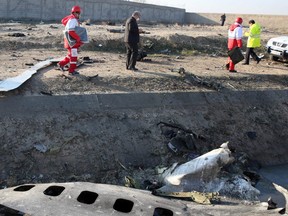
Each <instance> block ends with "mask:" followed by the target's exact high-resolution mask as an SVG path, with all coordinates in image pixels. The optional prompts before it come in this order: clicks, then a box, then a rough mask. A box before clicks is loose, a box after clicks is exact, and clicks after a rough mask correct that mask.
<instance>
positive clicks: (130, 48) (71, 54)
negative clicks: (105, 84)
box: [58, 5, 261, 75]
mask: <svg viewBox="0 0 288 216" xmlns="http://www.w3.org/2000/svg"><path fill="white" fill-rule="evenodd" d="M80 14H81V8H80V6H78V5H76V6H74V7H72V9H71V14H70V15H68V16H66V17H64V18H63V19H62V24H63V25H64V26H65V31H64V32H65V33H64V35H65V37H64V47H65V48H66V49H67V56H66V57H65V58H64V59H63V60H62V61H60V62H59V63H58V66H59V68H60V70H62V71H64V67H65V65H67V64H69V69H68V71H69V74H70V75H77V74H79V72H77V71H76V68H77V58H78V48H79V47H80V46H81V45H82V44H83V42H82V41H81V38H80V36H79V34H77V32H76V28H77V27H78V26H79V18H80ZM224 16H225V14H224ZM224 16H223V17H221V19H222V24H221V25H224V22H225V19H226V16H225V17H224ZM140 17H141V14H140V12H139V11H134V12H133V13H132V16H131V17H130V18H128V19H127V21H126V24H125V35H124V42H125V46H126V53H127V56H126V69H127V70H132V71H136V70H138V69H137V68H136V61H137V56H138V43H139V41H140V38H139V34H140V33H144V31H143V30H142V29H140V28H138V23H137V22H138V20H139V19H140ZM242 23H243V19H242V18H241V17H237V18H236V20H235V22H234V23H233V24H232V25H231V26H230V27H229V30H228V50H232V49H234V48H235V47H239V48H242V36H243V32H242ZM249 25H250V30H249V32H246V33H245V36H247V37H248V42H247V50H246V58H245V62H244V63H243V64H244V65H249V58H250V55H251V56H252V58H253V59H254V60H255V61H256V62H257V64H258V63H259V62H260V61H261V58H259V57H258V56H257V55H256V53H255V52H254V48H256V47H260V34H261V27H260V26H259V25H258V24H257V23H255V21H254V20H250V21H249ZM69 37H70V38H72V39H73V40H74V41H75V43H73V45H71V43H69ZM226 68H227V70H229V72H232V73H235V72H237V71H236V70H235V64H234V63H233V61H232V59H231V58H228V63H227V64H226Z"/></svg>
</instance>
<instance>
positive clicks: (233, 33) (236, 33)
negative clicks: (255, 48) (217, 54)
mask: <svg viewBox="0 0 288 216" xmlns="http://www.w3.org/2000/svg"><path fill="white" fill-rule="evenodd" d="M242 22H243V19H242V18H241V17H237V18H236V20H235V23H234V24H232V25H231V26H230V28H229V30H228V50H232V49H233V48H234V47H239V48H241V47H242V35H243V33H242V25H241V24H242ZM226 69H227V70H229V72H231V73H236V72H237V71H236V70H235V65H234V63H233V62H232V59H231V58H230V57H228V64H226Z"/></svg>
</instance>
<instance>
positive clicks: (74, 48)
mask: <svg viewBox="0 0 288 216" xmlns="http://www.w3.org/2000/svg"><path fill="white" fill-rule="evenodd" d="M80 14H81V8H80V6H78V5H76V6H74V7H72V9H71V14H70V15H68V16H66V17H64V18H63V19H62V20H61V22H62V24H63V25H64V26H65V32H66V33H68V34H69V37H71V38H72V39H74V40H75V41H76V43H75V44H74V45H70V44H69V42H68V39H67V37H65V36H64V48H66V49H67V56H66V57H65V58H64V59H63V60H62V61H60V62H59V63H58V66H59V67H60V70H61V71H64V66H65V65H67V64H68V63H70V66H69V74H70V75H77V74H79V72H77V71H75V69H76V67H77V59H78V48H79V47H80V46H81V45H82V44H83V43H82V42H81V40H80V36H79V35H78V34H77V33H76V32H75V28H76V27H77V26H79V25H80V24H79V18H80ZM64 35H65V33H64Z"/></svg>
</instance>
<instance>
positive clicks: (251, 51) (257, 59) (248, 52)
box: [245, 47, 260, 64]
mask: <svg viewBox="0 0 288 216" xmlns="http://www.w3.org/2000/svg"><path fill="white" fill-rule="evenodd" d="M250 55H251V56H252V58H253V59H254V60H255V61H259V59H260V58H259V57H258V56H257V55H256V53H255V52H254V48H251V47H247V49H246V56H245V64H249V59H250Z"/></svg>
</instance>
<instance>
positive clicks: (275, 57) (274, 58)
mask: <svg viewBox="0 0 288 216" xmlns="http://www.w3.org/2000/svg"><path fill="white" fill-rule="evenodd" d="M270 60H272V61H278V60H279V57H277V56H273V55H270Z"/></svg>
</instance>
